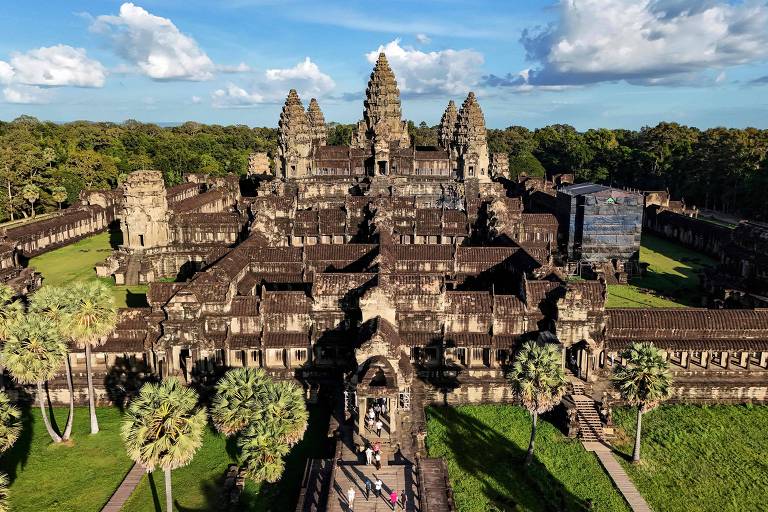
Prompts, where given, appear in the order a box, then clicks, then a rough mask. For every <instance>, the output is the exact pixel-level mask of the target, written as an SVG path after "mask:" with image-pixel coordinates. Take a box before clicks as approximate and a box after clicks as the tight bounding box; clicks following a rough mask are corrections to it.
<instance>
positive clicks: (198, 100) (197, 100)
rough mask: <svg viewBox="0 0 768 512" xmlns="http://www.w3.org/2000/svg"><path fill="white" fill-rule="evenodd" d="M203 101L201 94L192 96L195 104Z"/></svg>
mask: <svg viewBox="0 0 768 512" xmlns="http://www.w3.org/2000/svg"><path fill="white" fill-rule="evenodd" d="M202 101H203V98H201V97H200V96H192V103H193V104H194V105H197V104H199V103H200V102H202Z"/></svg>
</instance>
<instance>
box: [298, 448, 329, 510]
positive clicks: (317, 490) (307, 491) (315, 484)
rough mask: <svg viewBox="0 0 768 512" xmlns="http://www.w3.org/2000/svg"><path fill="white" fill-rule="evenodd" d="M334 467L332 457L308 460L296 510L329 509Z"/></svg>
mask: <svg viewBox="0 0 768 512" xmlns="http://www.w3.org/2000/svg"><path fill="white" fill-rule="evenodd" d="M332 467H333V461H331V460H330V459H310V460H308V461H307V466H306V469H305V470H304V477H303V478H302V481H301V490H300V491H299V500H298V504H297V505H296V512H322V511H324V510H326V509H327V506H328V503H327V502H328V488H329V486H330V478H331V471H332Z"/></svg>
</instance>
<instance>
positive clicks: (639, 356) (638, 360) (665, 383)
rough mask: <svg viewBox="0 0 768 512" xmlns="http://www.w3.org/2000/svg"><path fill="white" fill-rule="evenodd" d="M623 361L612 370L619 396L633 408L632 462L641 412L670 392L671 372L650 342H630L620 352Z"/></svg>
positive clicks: (636, 452) (637, 449) (635, 456)
mask: <svg viewBox="0 0 768 512" xmlns="http://www.w3.org/2000/svg"><path fill="white" fill-rule="evenodd" d="M621 358H622V360H623V361H624V363H623V364H619V365H617V366H616V367H615V368H614V370H613V378H612V380H613V383H614V385H615V386H616V388H617V389H618V390H619V394H620V395H621V398H623V399H624V400H626V401H627V403H628V404H629V405H632V406H634V407H637V428H636V429H635V447H634V449H633V450H632V462H639V461H640V429H641V428H642V423H643V413H645V412H648V411H650V410H651V409H653V408H654V407H656V406H657V405H659V403H660V402H662V401H663V400H666V399H667V398H669V397H670V395H671V394H672V375H671V374H670V372H669V363H668V362H667V361H666V359H665V358H664V354H663V353H662V352H661V351H660V350H659V349H657V348H656V347H654V346H653V343H633V344H632V345H630V346H629V348H627V349H626V350H625V351H624V352H623V353H622V354H621Z"/></svg>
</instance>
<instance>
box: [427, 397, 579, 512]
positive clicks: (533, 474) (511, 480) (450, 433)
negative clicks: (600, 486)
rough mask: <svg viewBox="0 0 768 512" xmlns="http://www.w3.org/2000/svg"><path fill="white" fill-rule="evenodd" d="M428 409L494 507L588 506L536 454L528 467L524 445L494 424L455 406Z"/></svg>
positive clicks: (572, 508)
mask: <svg viewBox="0 0 768 512" xmlns="http://www.w3.org/2000/svg"><path fill="white" fill-rule="evenodd" d="M428 414H429V415H430V416H431V417H434V418H436V419H438V420H439V421H440V423H441V424H442V425H443V426H444V427H445V429H446V431H447V432H446V435H445V443H446V445H447V447H448V449H449V450H450V451H451V453H454V454H456V458H455V462H456V463H457V464H458V465H459V467H461V469H462V470H463V471H464V472H466V473H467V474H469V475H473V476H474V477H475V478H477V479H478V480H479V481H480V482H481V484H482V493H483V495H484V497H485V498H486V499H487V500H488V504H489V505H491V506H493V507H495V510H501V511H506V510H510V511H512V510H519V509H524V510H534V511H538V510H541V511H545V510H546V511H548V510H552V511H582V510H587V503H586V502H585V501H584V500H582V499H581V498H579V497H577V496H575V495H573V494H572V493H571V492H570V491H569V490H568V489H567V488H566V487H565V486H564V485H563V484H562V482H560V481H559V480H558V479H557V478H556V477H555V476H554V475H552V473H550V471H549V470H548V469H547V468H546V466H544V464H542V463H541V462H539V460H538V457H536V456H535V455H534V461H533V462H532V463H531V465H530V466H529V467H528V468H526V467H525V466H524V465H523V461H524V458H525V449H524V448H521V447H518V446H516V445H515V444H513V443H512V442H511V441H510V440H509V439H508V438H506V437H504V436H503V435H501V434H500V433H499V432H498V431H496V430H495V429H494V428H492V427H490V426H489V425H487V424H485V423H483V422H481V421H478V420H477V419H475V418H472V417H470V416H467V415H465V414H463V413H462V412H461V411H459V410H457V409H454V408H449V407H433V408H430V409H429V413H428ZM427 443H428V444H429V438H427ZM498 489H503V492H499V490H498Z"/></svg>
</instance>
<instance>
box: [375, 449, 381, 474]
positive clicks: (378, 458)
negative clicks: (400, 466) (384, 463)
mask: <svg viewBox="0 0 768 512" xmlns="http://www.w3.org/2000/svg"><path fill="white" fill-rule="evenodd" d="M373 457H374V460H375V461H376V471H378V470H380V469H381V452H376V454H375V455H374V456H373Z"/></svg>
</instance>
